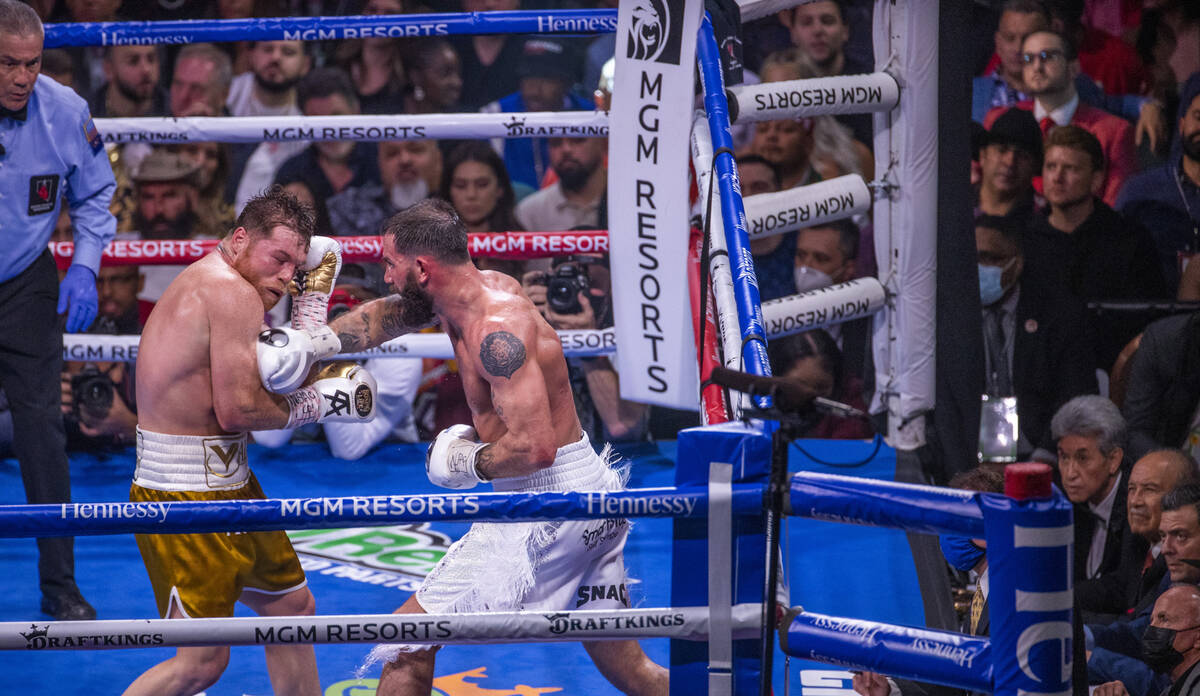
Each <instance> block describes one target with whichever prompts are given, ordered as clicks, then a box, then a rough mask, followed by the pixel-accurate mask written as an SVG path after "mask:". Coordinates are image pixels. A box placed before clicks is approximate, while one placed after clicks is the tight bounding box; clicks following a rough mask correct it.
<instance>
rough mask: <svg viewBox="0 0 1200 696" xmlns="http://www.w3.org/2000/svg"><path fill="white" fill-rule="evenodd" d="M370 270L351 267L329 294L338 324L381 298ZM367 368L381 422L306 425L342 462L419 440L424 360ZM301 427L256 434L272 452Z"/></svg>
mask: <svg viewBox="0 0 1200 696" xmlns="http://www.w3.org/2000/svg"><path fill="white" fill-rule="evenodd" d="M374 285H375V284H374V282H373V281H371V280H370V278H369V274H368V273H366V271H365V269H364V268H363V267H362V266H360V265H358V264H352V263H348V264H346V265H345V266H343V267H342V272H341V273H340V274H339V275H338V283H337V286H336V287H335V288H334V290H333V292H332V293H331V294H330V295H329V318H330V319H331V320H332V319H334V318H336V317H337V316H338V315H340V314H341V313H343V312H346V311H349V310H351V309H353V308H355V307H357V306H358V305H359V304H361V303H363V302H369V301H371V300H373V299H375V298H377V297H379V296H380V294H379V293H378V292H376V291H375V289H374ZM364 365H365V366H366V368H367V370H369V371H370V373H371V375H372V376H373V377H374V378H375V382H376V391H375V418H374V419H373V420H371V421H367V422H365V423H333V422H330V423H323V424H321V425H317V424H312V425H308V426H304V428H303V429H304V430H306V431H308V432H310V433H315V432H316V431H317V429H318V428H320V429H321V431H323V432H324V435H325V439H326V441H327V442H328V443H329V451H330V453H331V454H332V455H333V456H335V457H337V458H338V459H345V460H348V461H353V460H355V459H361V458H362V457H363V456H365V455H366V454H367V452H369V451H371V450H372V449H373V448H374V447H375V446H376V445H378V444H379V443H381V442H383V441H385V440H396V441H400V442H416V441H417V428H416V424H415V422H414V421H413V399H414V398H415V397H416V394H417V387H418V386H420V383H421V359H420V358H395V357H384V358H370V359H368V360H366V361H365V363H364ZM294 433H295V429H284V430H264V431H256V432H255V433H254V441H255V442H257V443H258V444H260V445H263V446H264V447H270V448H272V449H274V448H278V447H283V446H284V445H286V444H287V443H288V442H290V441H291V439H292V436H293V435H294Z"/></svg>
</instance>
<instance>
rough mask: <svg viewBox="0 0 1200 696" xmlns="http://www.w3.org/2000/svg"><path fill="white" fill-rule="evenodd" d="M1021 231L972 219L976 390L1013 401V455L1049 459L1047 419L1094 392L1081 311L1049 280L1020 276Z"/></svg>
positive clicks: (993, 220)
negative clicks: (980, 373) (978, 313)
mask: <svg viewBox="0 0 1200 696" xmlns="http://www.w3.org/2000/svg"><path fill="white" fill-rule="evenodd" d="M1021 237H1022V230H1021V228H1020V227H1019V226H1017V224H1016V223H1014V222H1013V221H1012V220H1010V219H1007V218H997V217H992V216H989V215H983V216H981V217H980V218H979V219H977V220H976V221H975V247H976V252H977V255H978V263H979V294H980V299H981V300H982V305H983V306H982V311H983V337H984V340H983V344H984V356H985V373H984V380H983V382H982V385H981V386H982V387H983V393H986V394H989V395H993V396H1016V397H1017V415H1018V416H1019V423H1020V426H1019V430H1018V435H1019V439H1018V443H1017V456H1019V457H1022V458H1025V457H1028V456H1030V455H1031V454H1033V452H1034V450H1035V449H1039V450H1041V452H1039V453H1038V454H1039V457H1043V458H1044V457H1049V456H1052V455H1050V451H1051V449H1052V448H1053V446H1054V445H1053V441H1052V440H1051V437H1050V420H1051V417H1052V416H1053V414H1054V412H1055V411H1057V410H1058V409H1059V407H1061V406H1062V405H1063V404H1065V403H1066V402H1067V401H1068V400H1070V399H1071V398H1073V397H1075V396H1079V395H1080V394H1094V393H1095V392H1096V376H1095V373H1094V372H1093V371H1092V367H1091V366H1092V362H1093V360H1092V357H1091V350H1090V348H1089V346H1088V345H1087V343H1086V342H1085V339H1084V331H1083V329H1084V321H1085V315H1084V310H1083V307H1082V306H1081V305H1080V304H1079V303H1078V302H1077V301H1076V300H1075V299H1074V298H1073V297H1071V296H1070V295H1069V293H1067V292H1066V290H1064V289H1062V288H1060V287H1059V286H1058V285H1057V284H1055V283H1053V282H1047V279H1044V278H1040V277H1038V276H1036V275H1033V274H1026V273H1024V270H1025V259H1024V253H1023V251H1022V248H1021V241H1022V240H1021Z"/></svg>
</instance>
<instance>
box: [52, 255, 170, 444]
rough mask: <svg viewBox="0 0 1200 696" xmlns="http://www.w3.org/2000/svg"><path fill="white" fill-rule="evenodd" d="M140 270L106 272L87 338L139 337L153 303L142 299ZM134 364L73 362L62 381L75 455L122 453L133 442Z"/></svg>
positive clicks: (121, 268)
mask: <svg viewBox="0 0 1200 696" xmlns="http://www.w3.org/2000/svg"><path fill="white" fill-rule="evenodd" d="M144 282H145V279H144V277H143V276H142V273H141V271H140V269H139V268H138V267H137V266H106V267H104V268H101V269H100V272H99V273H98V274H97V276H96V291H97V295H98V299H99V315H98V316H97V318H96V323H95V324H93V325H92V328H91V330H90V331H88V333H91V334H109V335H130V334H140V333H141V332H142V325H143V324H144V323H145V321H146V317H148V316H150V310H151V309H152V308H153V307H154V305H153V303H150V302H146V301H144V300H139V299H138V297H137V296H138V293H140V292H141V291H142V286H143V284H144ZM133 367H134V366H133V363H83V362H68V363H65V364H64V365H63V371H62V376H61V386H62V412H63V421H64V424H65V425H66V429H67V446H68V447H69V448H72V449H84V448H94V447H122V446H124V445H127V444H129V443H132V442H133V440H134V436H135V435H134V434H135V429H136V427H137V399H136V392H135V389H134V385H135V382H134V369H133Z"/></svg>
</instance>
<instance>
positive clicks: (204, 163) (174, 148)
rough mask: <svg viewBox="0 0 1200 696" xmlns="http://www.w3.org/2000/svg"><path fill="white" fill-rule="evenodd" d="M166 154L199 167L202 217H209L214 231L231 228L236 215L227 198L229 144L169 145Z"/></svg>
mask: <svg viewBox="0 0 1200 696" xmlns="http://www.w3.org/2000/svg"><path fill="white" fill-rule="evenodd" d="M167 151H168V152H174V153H177V154H178V155H179V156H180V157H183V158H184V159H188V160H191V161H192V162H195V163H196V164H197V165H199V171H197V172H196V185H197V188H198V191H197V206H196V207H197V210H198V211H199V212H200V215H202V216H207V217H208V219H209V220H211V221H212V225H211V227H213V228H215V229H216V230H217V231H218V232H221V231H224V230H225V229H227V228H229V227H230V226H232V225H233V222H234V219H235V218H236V217H237V215H236V214H235V213H234V212H233V206H231V205H229V203H228V202H227V200H226V196H225V194H226V192H227V191H228V180H229V176H230V174H229V168H230V166H231V165H230V154H229V148H228V147H227V143H214V142H187V143H183V144H180V145H168V146H167Z"/></svg>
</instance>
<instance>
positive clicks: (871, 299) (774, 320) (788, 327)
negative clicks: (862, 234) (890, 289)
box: [762, 278, 887, 338]
mask: <svg viewBox="0 0 1200 696" xmlns="http://www.w3.org/2000/svg"><path fill="white" fill-rule="evenodd" d="M886 300H887V294H886V293H885V292H884V290H883V283H880V282H879V279H878V278H855V279H854V280H851V281H849V282H846V283H838V284H837V285H831V286H829V287H827V288H820V289H818V290H810V291H809V292H806V293H802V294H800V295H789V296H787V297H781V298H779V299H777V300H770V301H767V302H764V303H762V310H763V326H765V327H766V329H767V338H779V337H780V336H788V335H791V334H794V333H800V332H801V331H808V330H810V329H823V328H826V327H828V326H833V325H834V324H841V323H843V322H847V321H853V320H854V319H859V318H862V317H869V316H871V315H872V314H874V313H875V312H878V311H879V310H881V309H883V308H884V306H885V305H886Z"/></svg>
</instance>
